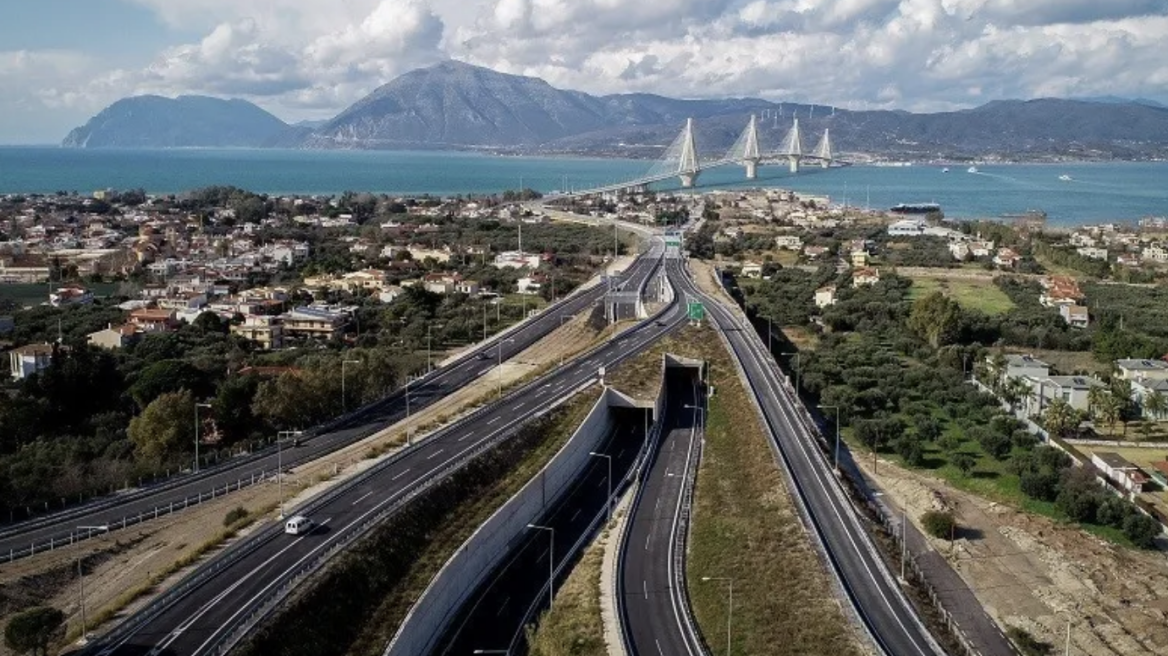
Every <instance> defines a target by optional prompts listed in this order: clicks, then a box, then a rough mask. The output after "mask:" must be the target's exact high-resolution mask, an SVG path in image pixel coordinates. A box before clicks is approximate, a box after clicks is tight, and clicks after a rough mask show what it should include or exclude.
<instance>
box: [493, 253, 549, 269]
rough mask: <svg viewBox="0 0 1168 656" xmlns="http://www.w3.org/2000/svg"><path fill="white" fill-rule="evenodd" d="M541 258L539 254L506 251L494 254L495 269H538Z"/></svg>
mask: <svg viewBox="0 0 1168 656" xmlns="http://www.w3.org/2000/svg"><path fill="white" fill-rule="evenodd" d="M541 261H542V258H540V256H539V255H531V254H528V253H521V252H519V251H507V252H504V253H499V254H498V255H496V256H495V262H494V267H495V268H496V269H538V268H539V265H540V262H541Z"/></svg>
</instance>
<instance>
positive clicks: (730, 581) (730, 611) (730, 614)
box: [702, 576, 734, 656]
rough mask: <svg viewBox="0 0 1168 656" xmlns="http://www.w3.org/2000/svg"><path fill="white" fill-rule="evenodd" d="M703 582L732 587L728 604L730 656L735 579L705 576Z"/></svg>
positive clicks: (727, 631) (728, 649) (728, 644)
mask: <svg viewBox="0 0 1168 656" xmlns="http://www.w3.org/2000/svg"><path fill="white" fill-rule="evenodd" d="M702 580H703V581H716V582H720V583H726V584H728V585H729V586H730V601H729V602H728V603H727V604H726V656H730V635H731V627H732V626H733V623H734V579H732V578H730V577H728V576H703V577H702Z"/></svg>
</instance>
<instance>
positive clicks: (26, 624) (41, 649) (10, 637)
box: [4, 606, 65, 656]
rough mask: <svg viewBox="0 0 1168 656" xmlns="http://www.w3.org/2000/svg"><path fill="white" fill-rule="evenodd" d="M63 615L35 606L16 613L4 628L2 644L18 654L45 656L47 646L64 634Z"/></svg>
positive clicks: (53, 610) (54, 609) (54, 610)
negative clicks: (40, 655)
mask: <svg viewBox="0 0 1168 656" xmlns="http://www.w3.org/2000/svg"><path fill="white" fill-rule="evenodd" d="M64 626H65V613H62V612H61V611H59V610H57V609H56V608H51V607H49V606H35V607H33V608H29V609H28V610H26V611H24V612H21V613H17V614H16V615H13V616H12V619H10V620H8V626H6V627H4V643H5V644H6V645H8V648H9V649H11V650H12V651H14V652H16V653H18V654H27V653H29V652H31V653H32V654H34V656H35V655H37V654H47V653H49V645H50V644H52V643H53V642H56V641H57V640H60V639H61V636H62V634H63V633H64Z"/></svg>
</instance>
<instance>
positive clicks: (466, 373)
mask: <svg viewBox="0 0 1168 656" xmlns="http://www.w3.org/2000/svg"><path fill="white" fill-rule="evenodd" d="M651 244H652V246H651V249H650V252H649V253H647V254H646V255H644V256H642V257H640V258H639V259H638V260H637V261H636V262H635V263H634V264H633V265H632V266H630V267H629V268H628V270H627V271H625V272H624V274H623V275H622V276H621V278H620V280H619V282H618V283H617V284H620V285H623V286H624V287H625V288H627V289H629V290H631V291H634V292H635V291H636V290H638V289H640V288H641V287H642V286H643V285H645V283H646V281H648V280H650V279H651V277H652V276H653V274H654V272H655V271H657V270H658V265H659V262H660V255H661V253H662V252H663V248H664V247H663V245H662V244H661V242H659V241H653V242H651ZM604 293H605V285H604V284H603V283H602V284H601V285H599V286H597V287H594V288H592V289H589V290H585V291H582V292H580V293H578V294H575V295H572V296H569V297H568V298H566V299H564V300H562V301H560V302H559V303H557V304H555V305H553V306H551V307H549V308H547V309H545V310H544V311H543V312H541V313H540V314H539V315H538V316H537V317H535V318H533V319H531V320H530V321H528V322H527V323H526V324H525V325H521V326H518V327H517V328H515V329H514V330H512V331H511V332H509V333H508V334H506V335H504V336H502V338H500V339H498V340H492V341H491V342H489V343H486V344H484V345H480V346H479V347H478V348H476V349H474V350H473V351H472V352H470V353H467V354H466V355H464V356H462V357H461V358H459V359H458V360H457V361H455V362H453V363H451V364H450V365H448V366H446V367H442V368H441V369H438V370H436V371H434V372H431V373H430V374H429V375H427V376H425V377H423V378H421V379H418V380H416V381H413V382H411V383H410V384H409V385H408V387H407V388H403V389H400V390H398V391H396V392H394V393H393V394H390V395H389V396H387V397H386V398H384V399H382V400H380V401H378V402H376V403H373V404H370V405H369V406H367V407H364V408H361V409H360V410H358V411H356V412H354V413H351V414H350V415H349V416H348V417H345V418H343V419H342V420H341V421H338V422H333V424H332V425H330V426H327V427H324V428H322V429H320V430H317V431H315V434H312V433H305V437H304V438H303V439H302V446H300V447H295V448H284V449H283V453H282V454H279V453H277V449H276V448H275V447H269V448H266V449H264V450H263V451H261V452H256V453H254V454H251V455H248V456H240V457H236V458H232V459H230V460H227V461H224V462H222V463H220V464H217V465H215V466H213V467H208V468H204V469H202V470H201V471H200V472H198V473H197V474H191V475H183V476H176V477H172V478H170V479H168V480H166V481H164V482H161V483H158V484H156V485H150V486H146V487H144V488H142V489H138V490H132V491H129V492H126V493H119V494H114V495H111V496H108V497H104V498H101V499H99V500H97V501H94V502H91V503H87V504H84V505H80V506H76V507H74V508H70V509H66V510H63V511H60V512H57V513H53V514H50V515H45V516H43V517H38V518H34V519H31V520H28V521H24V522H20V523H18V524H14V525H9V526H7V527H5V528H4V529H2V530H0V562H8V561H11V560H13V559H16V558H22V557H26V556H29V555H32V554H33V553H36V552H40V551H43V550H45V549H49V548H51V547H52V546H60V545H62V544H70V543H72V542H74V541H76V540H81V539H85V538H87V537H89V536H90V534H91V533H92V532H91V531H90V530H84V531H82V530H78V528H77V527H79V526H91V527H92V526H108V527H110V530H118V529H122V528H125V527H126V526H129V525H132V524H135V523H138V522H139V521H145V520H147V519H152V518H154V517H157V516H159V515H165V514H167V513H169V512H173V511H180V510H183V509H184V508H186V507H188V506H190V505H195V504H197V503H200V502H202V501H204V500H209V499H211V498H213V497H217V496H221V495H223V494H227V493H229V492H233V491H235V490H238V489H239V488H241V487H246V486H248V485H251V484H253V483H256V482H262V481H264V480H266V479H267V478H269V477H273V476H274V473H275V472H276V470H277V469H278V466H277V462H278V461H281V462H282V464H283V468H284V469H285V471H286V470H288V469H289V468H293V467H296V466H297V465H301V464H304V463H308V462H312V461H314V460H317V459H320V458H322V457H324V456H327V455H328V454H330V453H332V452H334V451H336V450H338V449H341V448H343V447H345V446H348V445H350V444H353V443H355V442H358V441H360V440H362V439H364V438H366V437H368V436H370V435H372V434H374V433H376V432H378V431H380V430H382V429H384V428H386V427H388V426H391V425H393V424H395V423H397V422H398V421H400V420H402V419H404V418H405V417H406V413H407V403H408V410H409V412H411V413H412V412H416V411H418V410H421V409H422V408H424V407H426V406H428V405H430V404H431V403H433V402H435V401H437V400H439V399H441V398H443V397H445V396H447V395H448V394H451V393H452V392H454V391H456V390H458V389H461V388H462V387H464V386H466V385H467V384H469V383H471V382H472V381H474V380H475V379H477V378H479V377H481V376H483V375H486V374H487V373H488V372H490V371H491V370H492V369H493V368H494V367H495V366H496V363H497V362H498V361H499V359H500V358H501V359H503V360H507V359H510V358H512V357H514V356H515V355H516V354H518V353H520V352H522V351H524V350H525V349H527V348H528V347H530V346H531V345H532V344H534V343H535V342H537V341H539V340H540V339H542V338H543V337H545V336H547V335H548V334H549V333H551V332H552V331H554V330H555V329H557V328H559V327H560V326H561V325H562V321H561V317H564V316H574V315H576V314H579V313H580V312H585V311H588V310H590V308H592V307H594V306H595V304H596V303H598V302H600V299H601V298H602V297H603V295H604ZM627 307H629V306H627V305H623V304H622V306H621V308H627ZM625 313H627V310H623V312H622V316H624V314H625ZM407 395H408V399H407ZM98 534H100V532H99V533H98Z"/></svg>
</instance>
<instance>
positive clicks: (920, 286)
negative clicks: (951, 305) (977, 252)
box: [910, 276, 1014, 316]
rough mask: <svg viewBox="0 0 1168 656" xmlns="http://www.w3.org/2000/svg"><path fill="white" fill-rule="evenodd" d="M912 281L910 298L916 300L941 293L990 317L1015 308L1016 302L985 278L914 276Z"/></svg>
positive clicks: (965, 306)
mask: <svg viewBox="0 0 1168 656" xmlns="http://www.w3.org/2000/svg"><path fill="white" fill-rule="evenodd" d="M912 281H913V286H912V291H911V293H910V296H911V298H912V299H914V300H915V299H918V298H922V297H924V296H928V295H929V294H932V293H933V292H936V291H939V292H941V293H943V294H945V295H946V296H948V297H949V298H952V299H953V300H955V301H957V302H958V303H960V304H961V307H964V308H965V309H967V310H978V311H980V312H983V313H985V314H988V315H990V316H994V315H998V314H1005V313H1006V312H1009V311H1010V310H1011V309H1013V308H1014V302H1013V301H1011V300H1010V298H1009V297H1008V296H1006V294H1005V293H1004V292H1002V290H1000V289H998V288H997V287H996V286H995V285H994V283H993V281H992V280H987V279H985V278H964V277H962V278H957V277H953V278H934V277H927V278H926V277H916V276H914V277H913V279H912Z"/></svg>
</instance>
